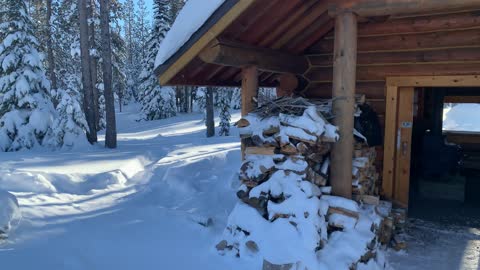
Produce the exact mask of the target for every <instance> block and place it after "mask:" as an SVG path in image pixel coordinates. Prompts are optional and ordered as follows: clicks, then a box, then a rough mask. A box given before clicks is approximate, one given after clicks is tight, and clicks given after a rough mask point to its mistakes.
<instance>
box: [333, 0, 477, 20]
mask: <svg viewBox="0 0 480 270" xmlns="http://www.w3.org/2000/svg"><path fill="white" fill-rule="evenodd" d="M479 7H480V2H479V1H478V0H422V1H420V0H394V1H393V0H342V1H338V2H337V4H335V5H333V6H332V7H331V8H330V13H331V14H332V16H335V15H336V14H339V13H341V12H354V13H356V14H357V15H359V16H362V17H376V16H388V15H410V14H418V13H427V12H430V13H431V12H443V11H450V10H466V9H475V8H479Z"/></svg>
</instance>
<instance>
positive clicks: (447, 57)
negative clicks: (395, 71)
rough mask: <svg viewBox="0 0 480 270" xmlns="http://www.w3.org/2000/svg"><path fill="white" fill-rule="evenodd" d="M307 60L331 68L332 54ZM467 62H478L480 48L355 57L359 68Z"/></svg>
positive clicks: (365, 54) (372, 53)
mask: <svg viewBox="0 0 480 270" xmlns="http://www.w3.org/2000/svg"><path fill="white" fill-rule="evenodd" d="M479 45H480V44H479ZM308 59H309V61H310V64H311V65H312V66H324V67H327V66H333V55H332V54H324V55H310V56H308ZM468 61H480V46H479V47H477V48H453V49H444V50H428V51H403V52H367V53H359V54H358V55H357V64H358V65H360V66H361V65H388V64H415V63H429V62H430V63H436V62H468Z"/></svg>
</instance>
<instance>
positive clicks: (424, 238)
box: [0, 108, 480, 270]
mask: <svg viewBox="0 0 480 270" xmlns="http://www.w3.org/2000/svg"><path fill="white" fill-rule="evenodd" d="M134 111H136V109H135V108H130V111H128V110H127V112H124V113H120V114H118V126H119V148H118V149H116V150H106V149H104V148H103V147H101V146H94V147H87V148H85V149H77V150H73V151H64V152H46V151H39V150H36V151H25V152H18V153H2V154H0V189H5V190H8V191H10V192H13V193H14V194H15V195H16V196H17V198H18V201H19V204H20V209H21V212H22V215H23V218H22V219H21V221H20V224H19V226H18V227H17V229H16V230H15V231H14V232H13V234H11V235H10V238H9V239H8V241H7V242H6V243H4V244H2V245H0V265H1V267H2V269H15V270H24V269H25V270H27V269H28V270H30V269H67V270H75V269H82V270H83V269H115V270H123V269H178V270H190V269H208V270H216V269H218V270H220V269H221V270H225V269H229V270H230V269H231V270H236V269H238V270H240V269H242V270H249V269H252V270H253V269H255V270H258V269H261V265H260V263H261V262H259V261H257V260H254V259H249V258H243V259H237V258H234V257H231V256H225V257H222V256H219V255H218V254H217V252H216V250H215V248H214V246H215V244H217V243H218V241H219V240H221V239H220V237H221V236H222V232H223V230H224V228H225V226H226V222H227V217H228V215H229V213H230V212H231V210H232V209H233V207H234V205H235V203H236V202H237V199H236V196H235V191H236V187H237V185H238V181H237V176H236V172H237V171H238V168H239V165H240V144H239V140H238V134H237V133H236V132H235V131H234V132H232V136H231V137H214V138H209V139H207V138H205V135H204V133H205V128H204V124H203V121H202V118H203V115H201V114H191V115H181V116H178V117H175V118H172V119H167V120H161V121H153V122H136V121H135V119H136V118H137V115H136V114H135V113H134ZM238 118H239V114H234V115H233V119H232V120H233V121H235V120H237V119H238ZM209 219H211V220H212V221H213V225H211V226H208V227H204V226H203V225H200V223H202V224H206V223H209V222H208V220H209ZM409 235H410V239H409V249H408V251H406V252H400V253H397V252H393V251H391V252H389V256H388V257H389V260H390V261H391V264H392V266H393V267H394V268H395V269H472V270H473V269H480V268H479V260H480V232H479V231H478V230H475V229H467V228H444V227H441V226H436V225H432V224H430V223H424V222H421V221H418V222H417V223H416V224H414V226H413V227H412V229H411V230H410V231H409Z"/></svg>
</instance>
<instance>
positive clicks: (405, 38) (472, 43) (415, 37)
mask: <svg viewBox="0 0 480 270" xmlns="http://www.w3.org/2000/svg"><path fill="white" fill-rule="evenodd" d="M479 44H480V29H470V30H462V31H444V32H435V33H427V34H401V35H392V36H378V37H362V38H359V39H358V52H375V51H385V52H387V51H408V50H428V49H435V48H452V47H477V46H478V45H479ZM332 52H333V40H322V41H320V42H318V43H317V44H315V45H313V46H312V47H311V48H310V49H309V53H310V54H315V53H332Z"/></svg>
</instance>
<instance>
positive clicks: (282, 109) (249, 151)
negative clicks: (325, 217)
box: [237, 98, 338, 191]
mask: <svg viewBox="0 0 480 270" xmlns="http://www.w3.org/2000/svg"><path fill="white" fill-rule="evenodd" d="M286 100H288V102H285V101H286ZM281 101H283V103H282V102H281ZM281 101H280V103H271V104H275V105H274V106H271V104H270V106H265V108H261V109H260V110H259V111H257V112H256V113H253V114H249V115H248V116H246V117H244V118H242V119H241V120H240V121H239V122H238V123H237V126H238V128H239V131H240V136H241V138H242V141H243V143H244V147H245V148H244V154H245V157H246V159H245V162H244V163H243V165H242V167H241V173H240V181H241V182H242V183H243V184H245V185H246V186H247V187H248V188H253V187H255V186H257V185H259V184H261V183H262V182H264V181H265V180H266V179H268V178H269V176H270V175H271V174H272V173H274V172H275V171H276V170H278V169H279V168H280V167H282V166H283V167H285V165H279V164H284V163H285V162H286V161H287V160H288V162H289V163H295V164H297V165H298V164H302V165H305V166H304V167H302V170H301V171H296V172H297V173H299V174H301V175H305V179H306V180H308V181H310V182H312V183H314V184H315V185H317V186H319V187H326V186H327V184H328V171H329V166H330V158H329V155H330V151H331V149H332V144H333V143H334V142H335V141H337V140H338V133H337V128H336V127H335V126H333V125H331V124H329V123H328V121H327V120H326V119H325V118H324V117H323V115H322V113H321V112H319V111H318V110H317V108H318V107H317V106H314V105H313V104H310V103H308V102H307V101H306V100H304V99H301V98H297V99H285V98H284V99H282V100H281ZM258 156H264V157H265V156H269V157H271V159H272V160H273V161H274V163H275V164H273V163H271V164H269V165H270V166H265V164H262V166H261V167H260V168H255V166H256V165H255V164H257V166H258V164H259V163H258ZM328 190H329V188H324V191H328Z"/></svg>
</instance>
